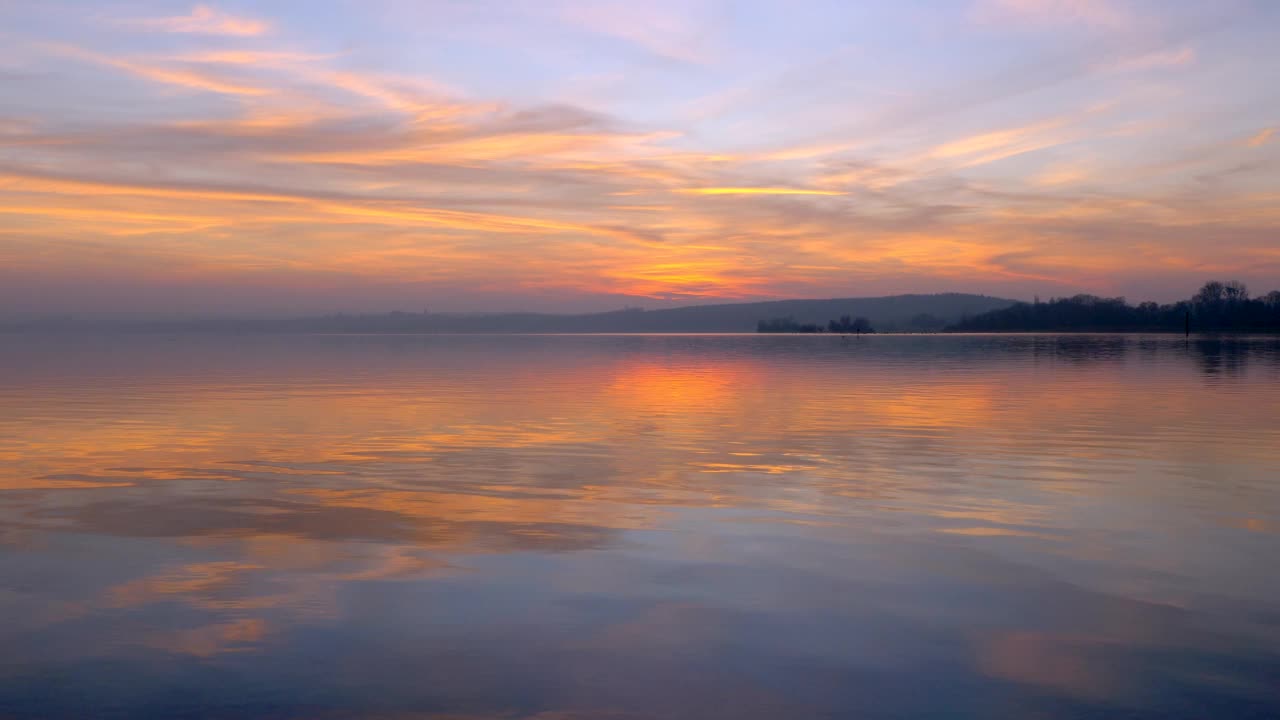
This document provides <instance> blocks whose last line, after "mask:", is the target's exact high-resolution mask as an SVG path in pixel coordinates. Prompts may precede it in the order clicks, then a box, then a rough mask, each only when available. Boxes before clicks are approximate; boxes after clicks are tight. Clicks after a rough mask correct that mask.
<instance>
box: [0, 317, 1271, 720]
mask: <svg viewBox="0 0 1280 720" xmlns="http://www.w3.org/2000/svg"><path fill="white" fill-rule="evenodd" d="M1278 567H1280V339H1277V338H1274V337H1272V338H1266V337H1257V338H1231V337H1219V338H1214V337H1194V336H1193V337H1192V338H1190V339H1189V340H1187V339H1184V338H1183V337H1181V336H1101V335H1093V336H1089V335H1074V336H1070V335H1063V336H1055V335H1006V336H983V335H971V336H962V335H957V336H945V335H938V336H890V335H883V336H864V337H838V336H679V335H676V336H607V335H597V336H465V335H464V336H307V335H298V336H254V335H242V336H237V335H191V336H181V335H177V336H162V335H132V336H130V335H118V336H110V335H101V336H80V337H72V336H61V335H56V334H48V335H38V334H32V335H18V334H15V335H0V718H89V717H93V718H125V717H128V718H205V717H208V718H289V719H293V718H298V719H301V718H308V719H310V718H319V719H329V718H334V719H337V718H343V719H346V718H353V719H354V718H361V719H366V718H367V719H373V720H409V719H410V718H413V719H421V718H440V719H442V720H443V719H445V718H448V719H450V720H462V719H467V720H471V719H477V720H478V719H481V718H504V719H516V718H537V719H538V720H567V719H577V718H617V719H630V718H697V719H700V720H701V719H714V718H734V719H744V718H845V717H848V718H855V717H856V718H942V717H946V718H956V717H983V718H990V717H1007V718H1078V717H1091V718H1096V717H1116V716H1123V717H1134V718H1146V717H1150V718H1217V717H1220V718H1231V719H1232V720H1239V719H1240V718H1275V717H1280V573H1277V568H1278Z"/></svg>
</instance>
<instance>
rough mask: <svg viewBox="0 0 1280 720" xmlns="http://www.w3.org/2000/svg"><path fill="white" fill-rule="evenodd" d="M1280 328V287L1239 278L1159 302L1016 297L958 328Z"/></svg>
mask: <svg viewBox="0 0 1280 720" xmlns="http://www.w3.org/2000/svg"><path fill="white" fill-rule="evenodd" d="M1187 327H1189V329H1191V330H1193V331H1196V332H1280V291H1276V290H1273V291H1271V292H1269V293H1267V294H1266V295H1264V296H1262V297H1258V298H1252V297H1250V296H1249V288H1248V287H1246V286H1245V284H1244V283H1242V282H1238V281H1234V280H1233V281H1231V282H1226V283H1223V282H1218V281H1217V280H1213V281H1210V282H1207V283H1205V284H1204V286H1203V287H1201V288H1200V291H1199V292H1197V293H1196V294H1195V295H1194V296H1193V297H1191V298H1189V299H1187V300H1181V301H1178V302H1176V303H1170V304H1166V305H1160V304H1158V303H1153V302H1144V303H1141V304H1139V305H1130V304H1128V303H1127V302H1125V299H1124V298H1123V297H1114V298H1105V297H1097V296H1095V295H1076V296H1074V297H1069V298H1054V299H1051V300H1049V301H1048V302H1040V300H1039V299H1037V300H1036V301H1035V302H1034V303H1025V302H1021V303H1017V304H1016V305H1013V306H1012V307H1008V308H1004V309H1000V310H992V311H990V312H985V313H982V314H981V315H975V316H973V317H968V318H965V319H963V320H961V321H960V322H958V323H956V324H954V325H951V326H950V327H948V328H947V329H948V330H951V331H957V332H1035V331H1078V332H1181V331H1182V330H1183V329H1184V328H1187Z"/></svg>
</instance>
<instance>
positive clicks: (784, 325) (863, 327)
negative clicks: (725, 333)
mask: <svg viewBox="0 0 1280 720" xmlns="http://www.w3.org/2000/svg"><path fill="white" fill-rule="evenodd" d="M756 332H758V333H820V332H832V333H859V334H860V333H869V332H875V330H874V329H872V327H871V321H869V320H867V319H866V318H864V317H861V316H859V317H856V318H853V319H850V318H849V316H848V315H841V316H840V319H839V320H830V321H828V322H827V325H826V327H823V326H822V325H819V324H817V323H801V322H796V319H795V318H794V317H784V318H774V319H772V320H761V321H760V322H758V323H756Z"/></svg>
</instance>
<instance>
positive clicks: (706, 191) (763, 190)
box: [671, 187, 848, 195]
mask: <svg viewBox="0 0 1280 720" xmlns="http://www.w3.org/2000/svg"><path fill="white" fill-rule="evenodd" d="M671 192H675V193H680V194H682V195H848V193H846V192H841V191H839V190H812V189H806V188H783V187H704V188H679V189H676V190H672V191H671Z"/></svg>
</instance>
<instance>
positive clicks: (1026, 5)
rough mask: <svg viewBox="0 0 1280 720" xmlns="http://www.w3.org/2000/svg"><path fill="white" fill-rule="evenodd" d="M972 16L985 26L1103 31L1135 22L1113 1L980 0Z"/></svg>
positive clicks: (1124, 26) (1131, 16) (1125, 26)
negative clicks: (1001, 25) (1086, 27)
mask: <svg viewBox="0 0 1280 720" xmlns="http://www.w3.org/2000/svg"><path fill="white" fill-rule="evenodd" d="M974 14H975V16H976V17H977V18H978V19H979V20H980V21H984V22H996V23H1006V24H1021V25H1033V26H1034V25H1049V26H1052V25H1085V26H1091V27H1096V28H1105V29H1120V28H1127V27H1130V26H1132V24H1133V23H1134V20H1135V19H1134V17H1133V15H1131V14H1130V13H1129V12H1128V11H1126V10H1125V9H1123V8H1122V7H1121V6H1119V5H1118V4H1117V3H1116V2H1115V1H1114V0H979V1H978V3H977V4H976V6H975V9H974Z"/></svg>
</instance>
